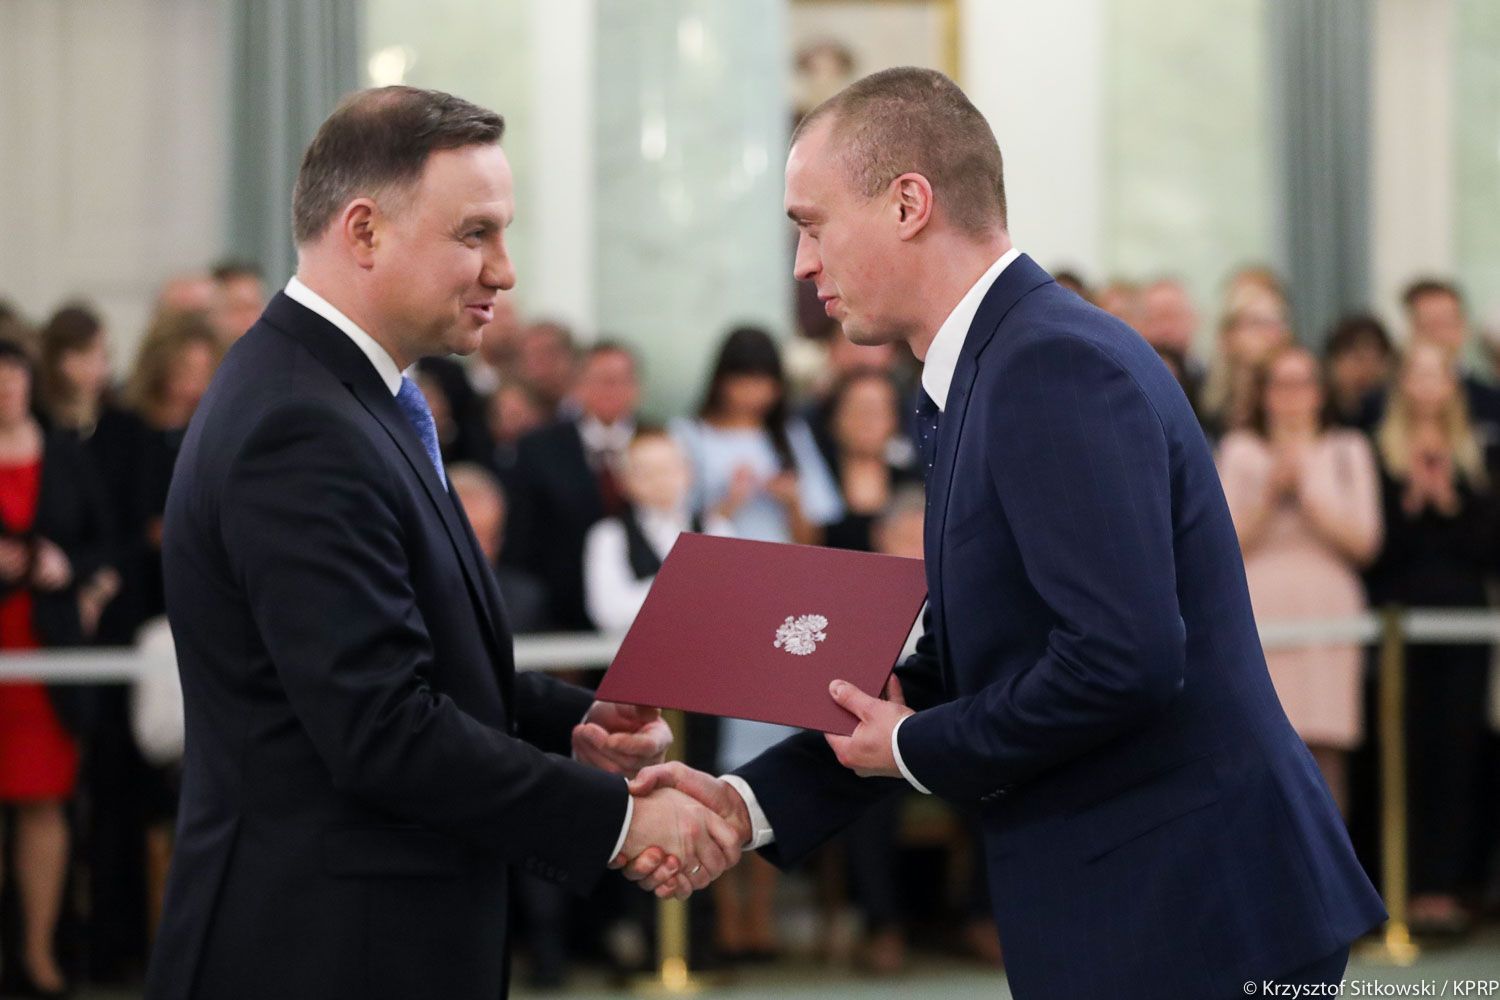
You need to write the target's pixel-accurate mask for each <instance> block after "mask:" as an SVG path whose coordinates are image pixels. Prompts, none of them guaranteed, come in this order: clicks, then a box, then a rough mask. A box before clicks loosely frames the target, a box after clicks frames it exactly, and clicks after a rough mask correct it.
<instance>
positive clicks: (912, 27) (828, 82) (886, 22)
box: [788, 0, 962, 117]
mask: <svg viewBox="0 0 1500 1000" xmlns="http://www.w3.org/2000/svg"><path fill="white" fill-rule="evenodd" d="M789 35H790V38H789V39H788V44H789V48H790V51H791V54H792V80H791V86H790V93H791V101H792V108H793V113H794V117H800V116H801V114H803V113H805V112H807V111H808V110H809V109H811V108H813V107H814V106H816V105H817V104H818V103H819V102H821V101H823V100H824V99H826V98H828V97H832V96H833V95H834V94H835V93H837V92H838V91H839V90H840V89H842V88H843V87H844V86H846V85H847V84H849V83H851V82H853V81H854V80H857V79H859V78H860V77H862V76H867V75H868V74H870V73H874V72H876V71H877V70H882V69H888V68H890V67H892V66H925V67H928V68H929V69H936V70H941V71H942V72H944V73H946V74H948V75H949V76H950V77H952V78H953V79H955V80H958V78H959V65H958V63H959V56H958V0H793V3H792V4H791V14H790V17H789ZM960 82H962V81H960Z"/></svg>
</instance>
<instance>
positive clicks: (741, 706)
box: [599, 534, 927, 736]
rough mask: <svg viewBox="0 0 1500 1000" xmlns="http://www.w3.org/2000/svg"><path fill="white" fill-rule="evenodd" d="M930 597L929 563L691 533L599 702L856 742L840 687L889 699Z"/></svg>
mask: <svg viewBox="0 0 1500 1000" xmlns="http://www.w3.org/2000/svg"><path fill="white" fill-rule="evenodd" d="M926 596H927V578H926V576H925V575H924V574H923V570H922V560H920V559H904V558H900V557H897V556H885V555H875V554H872V553H869V552H849V551H845V550H842V549H825V548H817V547H815V546H810V545H778V544H776V543H773V542H752V541H746V540H744V539H738V538H718V537H714V536H710V535H695V534H684V535H682V536H680V537H679V538H678V539H677V544H676V545H674V546H673V547H672V551H671V552H670V553H669V554H668V555H667V558H666V560H665V561H664V562H663V563H662V567H661V570H660V572H658V573H657V576H656V580H655V582H654V583H653V584H652V585H651V591H650V593H649V594H647V595H646V603H645V604H644V605H643V606H642V608H641V611H640V614H639V615H637V616H636V619H635V623H634V624H633V625H631V627H630V631H629V632H628V633H626V635H625V640H624V642H623V643H622V644H621V645H620V651H619V652H618V653H616V654H615V659H614V662H613V663H612V664H611V665H610V668H609V672H608V673H607V674H606V675H605V677H604V682H603V683H602V684H600V685H599V697H600V698H601V699H604V700H607V701H617V702H626V703H630V704H635V705H654V706H657V707H659V708H680V709H685V710H687V711H690V712H703V713H706V714H708V715H720V716H729V717H732V718H737V719H755V720H758V721H761V722H779V723H782V724H783V725H788V726H797V727H800V728H804V729H820V730H822V731H824V732H829V733H839V734H842V735H845V736H847V735H848V734H850V733H852V732H853V731H854V726H855V724H856V721H857V720H855V718H854V716H852V715H850V714H849V713H848V712H845V711H844V710H843V709H842V708H840V707H839V706H838V705H837V704H836V703H835V702H834V700H833V698H832V697H831V696H830V695H829V694H828V684H829V682H830V681H832V680H834V679H835V678H843V679H844V680H846V681H849V682H851V683H853V684H854V685H856V686H857V687H859V688H860V689H861V690H863V691H865V692H867V693H869V694H872V695H877V696H878V694H879V692H880V691H881V689H882V688H884V686H885V681H886V678H887V677H888V676H889V675H890V672H891V670H892V669H893V668H894V667H895V665H896V660H897V658H898V657H899V656H900V655H901V650H902V648H903V647H904V646H905V644H906V639H907V636H908V635H909V634H910V633H911V628H912V625H913V623H915V622H916V620H917V615H918V614H919V613H920V612H921V610H922V603H923V601H924V600H925V599H926Z"/></svg>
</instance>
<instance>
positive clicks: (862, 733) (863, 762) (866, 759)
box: [824, 676, 915, 778]
mask: <svg viewBox="0 0 1500 1000" xmlns="http://www.w3.org/2000/svg"><path fill="white" fill-rule="evenodd" d="M828 693H829V694H831V695H833V700H834V701H836V702H838V703H839V705H840V707H842V708H843V709H844V710H845V711H847V712H849V713H851V714H853V715H854V716H855V717H856V718H857V719H859V725H858V726H857V727H855V730H854V735H853V736H834V735H832V734H826V733H825V734H824V738H825V739H826V740H828V745H829V746H830V747H832V748H833V753H834V756H836V757H838V759H839V763H840V764H842V765H844V766H845V767H847V768H849V770H851V771H853V772H854V773H855V774H857V775H859V776H860V777H861V778H899V777H901V769H900V768H899V767H897V766H896V755H895V754H894V753H893V752H892V750H891V730H892V729H895V728H896V723H898V722H900V721H901V720H902V719H904V718H906V717H907V716H908V715H913V714H915V713H913V712H912V710H911V709H909V708H907V707H906V699H905V698H903V697H902V695H901V682H900V681H898V680H896V678H895V677H894V676H892V677H891V680H890V683H889V684H887V685H886V688H885V693H886V697H885V700H881V699H879V698H871V697H870V696H869V695H867V694H865V693H864V692H863V691H861V690H860V689H859V688H857V687H855V686H854V685H853V684H850V683H849V682H848V681H834V682H833V683H832V684H830V685H828Z"/></svg>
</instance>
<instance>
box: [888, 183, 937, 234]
mask: <svg viewBox="0 0 1500 1000" xmlns="http://www.w3.org/2000/svg"><path fill="white" fill-rule="evenodd" d="M891 207H892V210H893V211H894V212H895V215H896V225H897V235H898V236H900V238H901V239H903V240H909V239H912V238H913V237H915V236H916V235H917V234H918V233H920V232H921V231H922V230H923V229H925V228H927V224H928V223H929V222H930V221H931V220H932V213H933V209H934V205H933V199H932V184H931V182H930V181H928V180H927V178H926V177H923V176H922V175H921V174H918V173H905V174H902V175H901V176H900V177H897V178H896V179H895V180H893V181H891Z"/></svg>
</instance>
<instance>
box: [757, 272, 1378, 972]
mask: <svg viewBox="0 0 1500 1000" xmlns="http://www.w3.org/2000/svg"><path fill="white" fill-rule="evenodd" d="M926 556H927V579H928V587H929V601H930V605H929V613H928V616H927V620H926V629H925V635H924V637H923V639H922V640H921V642H920V643H919V645H918V651H917V653H916V654H915V655H914V656H913V657H912V658H911V659H910V660H908V662H907V663H905V664H903V665H902V667H901V668H900V670H899V674H900V676H901V679H902V683H903V687H904V688H905V691H906V694H907V699H908V702H909V703H910V704H912V706H913V707H914V708H918V709H919V711H918V713H917V714H916V715H914V716H912V717H910V718H908V719H907V720H906V721H905V722H904V723H903V724H902V726H901V729H900V733H899V743H900V749H901V754H902V758H903V761H904V763H905V764H906V765H907V767H908V768H909V769H910V771H911V773H912V774H913V776H914V777H915V778H916V779H917V780H918V781H920V782H921V783H922V784H923V785H925V786H926V787H927V788H929V789H931V790H932V791H933V792H934V793H936V794H939V795H942V796H943V797H945V798H947V799H951V800H952V801H954V802H956V803H959V804H961V805H963V806H966V807H972V808H975V809H977V810H978V811H979V813H980V816H981V823H982V828H983V831H984V848H985V857H986V861H987V863H988V868H989V878H990V887H991V893H992V898H993V901H994V908H995V915H996V918H997V920H998V922H999V928H1000V939H1001V941H1002V943H1003V944H1004V946H1005V958H1006V969H1007V973H1008V975H1009V977H1010V983H1011V987H1012V989H1013V990H1014V992H1015V995H1016V996H1017V997H1039V998H1069V1000H1071V998H1094V997H1109V998H1111V1000H1125V998H1148V997H1150V998H1158V997H1160V998H1174V1000H1180V998H1186V997H1191V998H1194V1000H1204V998H1215V997H1220V996H1223V997H1229V996H1235V995H1240V996H1243V992H1242V988H1243V983H1244V982H1245V981H1246V980H1251V979H1254V980H1257V981H1258V980H1260V979H1262V978H1269V977H1273V976H1275V975H1278V974H1281V973H1286V972H1290V971H1292V970H1294V969H1297V968H1299V967H1300V966H1303V965H1305V964H1307V963H1309V962H1312V961H1315V960H1317V959H1319V958H1322V957H1324V956H1326V955H1329V954H1331V953H1332V952H1334V951H1336V950H1337V949H1338V948H1339V947H1341V946H1342V945H1344V944H1346V943H1348V942H1349V941H1351V940H1353V939H1354V938H1355V937H1357V936H1359V935H1360V934H1362V933H1363V932H1364V931H1366V930H1368V929H1369V928H1370V927H1371V926H1373V925H1374V924H1376V923H1378V922H1379V921H1380V920H1381V919H1382V918H1383V915H1384V911H1383V908H1382V906H1381V902H1380V899H1379V898H1378V896H1377V895H1376V893H1375V891H1374V889H1373V888H1372V887H1371V885H1370V882H1369V880H1368V879H1367V878H1366V876H1365V873H1364V871H1363V870H1362V869H1361V868H1360V866H1359V864H1358V863H1357V861H1356V860H1355V857H1354V853H1353V851H1352V850H1351V848H1350V845H1349V839H1348V837H1347V835H1346V833H1345V830H1344V826H1343V824H1342V822H1341V820H1340V817H1339V815H1338V812H1337V810H1336V809H1335V807H1334V805H1333V802H1332V801H1331V798H1330V796H1329V794H1328V791H1327V789H1326V787H1325V785H1324V784H1323V781H1322V779H1321V777H1320V775H1319V772H1318V770H1317V767H1316V765H1315V764H1314V762H1313V760H1312V757H1311V755H1310V754H1309V753H1308V751H1307V748H1306V747H1305V746H1304V745H1303V743H1302V741H1301V740H1300V739H1299V738H1298V737H1297V734H1296V733H1295V732H1294V731H1293V730H1292V728H1291V726H1290V725H1289V724H1288V722H1287V719H1286V716H1285V714H1284V713H1283V712H1282V709H1281V705H1280V703H1279V701H1278V700H1277V697H1276V692H1275V691H1274V689H1273V688H1272V686H1271V681H1270V678H1269V676H1268V675H1267V673H1266V666H1265V660H1264V658H1263V655H1262V652H1261V646H1260V641H1259V638H1258V636H1257V632H1256V625H1255V620H1254V618H1253V617H1252V616H1251V611H1250V599H1249V596H1248V593H1247V590H1246V586H1245V572H1244V567H1243V564H1242V562H1241V559H1240V550H1239V544H1238V541H1237V539H1236V536H1235V531H1234V525H1233V524H1232V523H1231V522H1230V518H1229V511H1228V509H1227V507H1226V505H1225V502H1224V495H1223V492H1222V490H1221V489H1220V486H1219V479H1218V475H1217V473H1216V472H1215V469H1214V463H1213V460H1212V456H1211V455H1210V452H1209V448H1208V445H1207V443H1206V441H1205V439H1204V436H1203V433H1202V431H1201V430H1200V429H1199V426H1198V423H1197V421H1196V419H1195V418H1194V415H1193V411H1192V408H1191V407H1190V406H1189V404H1188V401H1187V399H1186V397H1185V396H1184V395H1183V393H1182V391H1181V389H1180V388H1179V387H1178V385H1177V383H1176V382H1175V381H1174V380H1173V378H1172V376H1171V374H1170V373H1169V372H1168V370H1167V369H1166V367H1165V366H1164V365H1163V364H1162V363H1161V361H1160V360H1159V359H1158V358H1157V356H1156V354H1155V352H1154V351H1152V349H1151V348H1150V347H1149V346H1147V345H1146V343H1145V342H1144V341H1143V340H1142V339H1141V338H1140V337H1139V336H1138V335H1137V334H1136V333H1135V332H1133V331H1132V330H1131V329H1130V328H1129V327H1127V326H1126V325H1125V324H1123V323H1121V322H1118V321H1117V320H1115V319H1114V318H1112V317H1110V316H1109V315H1107V314H1106V313H1104V312H1102V311H1100V310H1098V309H1096V308H1094V307H1093V306H1091V305H1089V304H1087V303H1086V302H1084V301H1083V300H1082V299H1080V298H1079V297H1078V296H1076V295H1074V294H1073V293H1072V292H1070V291H1068V290H1066V289H1064V288H1062V287H1060V286H1058V285H1057V284H1055V283H1053V281H1052V279H1051V278H1050V277H1049V276H1048V275H1047V273H1046V272H1045V271H1043V270H1042V269H1041V268H1040V267H1038V266H1037V265H1036V264H1035V263H1033V262H1032V261H1031V260H1030V258H1028V257H1025V256H1022V257H1020V258H1018V259H1017V260H1015V261H1014V262H1012V263H1011V264H1010V266H1009V267H1007V268H1006V269H1005V270H1004V271H1003V272H1002V273H1001V275H1000V276H999V278H998V279H997V280H996V282H995V284H994V285H993V286H992V287H991V289H990V290H989V292H988V294H987V295H986V296H985V298H984V300H983V303H982V304H981V306H980V308H979V312H978V314H977V316H976V318H975V320H974V322H973V325H972V326H971V327H970V329H969V331H968V336H967V338H966V340H965V343H964V347H963V352H962V355H961V357H960V359H959V361H958V365H957V368H956V371H955V374H954V378H953V383H952V387H951V389H950V392H949V397H948V400H947V405H946V408H945V410H944V412H943V414H942V418H941V423H940V427H939V438H938V445H937V453H936V460H935V465H934V469H933V473H932V481H931V485H930V496H929V505H928V512H927V536H926ZM739 773H740V775H741V776H742V777H743V778H745V779H746V780H747V781H748V782H749V783H750V785H751V788H752V789H753V790H754V792H755V794H756V797H757V799H758V800H759V802H760V805H761V807H762V808H763V809H764V810H765V812H766V814H767V817H768V819H769V820H770V823H771V826H772V828H773V830H774V831H775V834H776V842H775V844H774V845H773V846H772V847H771V848H770V849H769V853H770V855H771V856H772V858H773V860H776V861H778V862H780V863H788V862H794V861H796V860H798V859H800V858H802V857H803V856H805V855H806V854H807V853H808V852H809V851H810V850H811V849H812V848H813V847H814V846H815V845H817V844H818V843H819V842H821V841H822V840H824V839H825V838H827V837H828V836H829V835H830V834H832V833H833V832H834V831H836V830H837V829H839V828H840V827H842V826H844V825H845V824H846V823H848V822H849V821H850V820H851V819H852V818H853V817H854V816H855V815H856V814H857V812H858V811H859V810H860V809H861V808H863V806H864V805H865V804H867V803H868V802H869V800H870V799H872V798H874V797H878V796H879V795H881V794H883V793H885V792H887V791H889V790H890V789H891V788H892V787H899V785H898V784H897V783H894V782H891V781H890V780H889V779H875V780H864V779H860V778H858V777H855V776H854V775H853V774H852V773H851V772H849V771H847V770H844V769H843V768H841V767H839V765H838V762H837V761H836V760H835V759H834V758H833V756H832V754H831V752H830V751H829V750H828V747H827V744H826V743H825V741H824V740H823V738H822V737H821V736H820V735H818V734H799V735H798V736H795V737H792V738H791V739H790V740H788V741H786V742H785V743H783V744H781V745H779V746H778V747H775V748H773V749H772V750H770V751H768V752H767V753H766V754H765V755H763V756H762V757H760V758H758V759H757V760H755V761H752V762H751V763H750V764H748V765H746V766H745V767H744V768H742V769H741V770H740V772H739Z"/></svg>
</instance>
